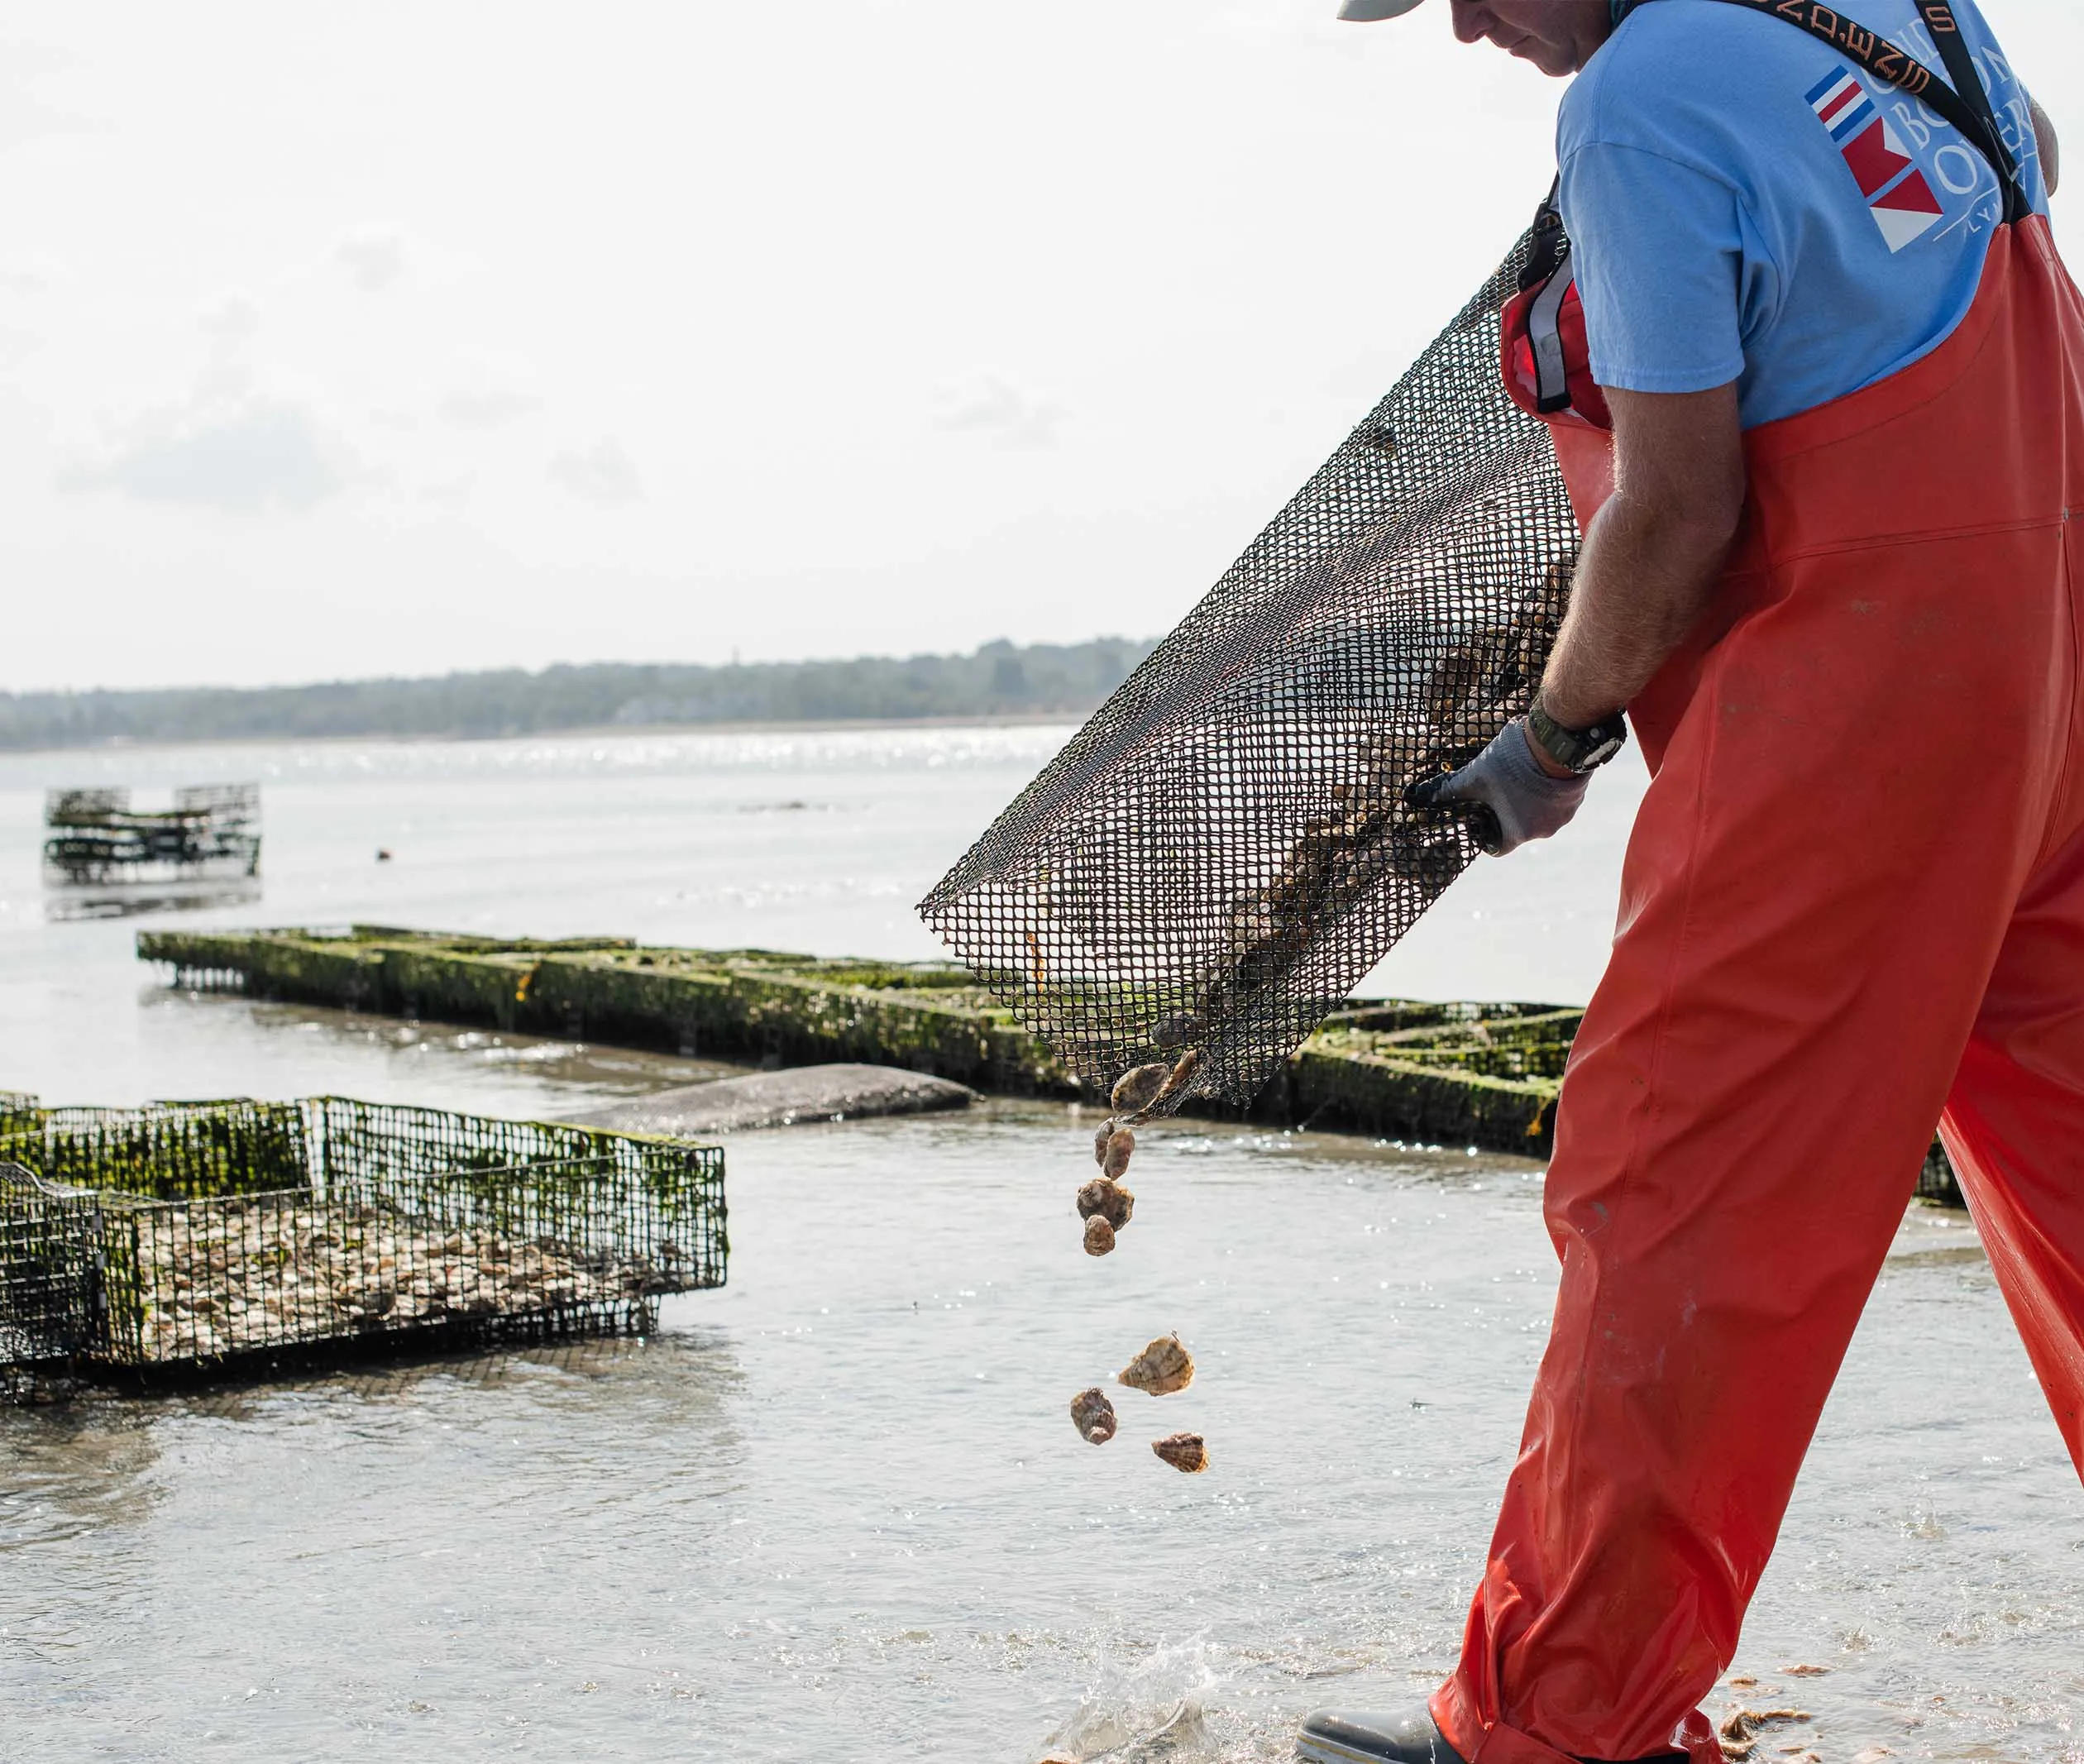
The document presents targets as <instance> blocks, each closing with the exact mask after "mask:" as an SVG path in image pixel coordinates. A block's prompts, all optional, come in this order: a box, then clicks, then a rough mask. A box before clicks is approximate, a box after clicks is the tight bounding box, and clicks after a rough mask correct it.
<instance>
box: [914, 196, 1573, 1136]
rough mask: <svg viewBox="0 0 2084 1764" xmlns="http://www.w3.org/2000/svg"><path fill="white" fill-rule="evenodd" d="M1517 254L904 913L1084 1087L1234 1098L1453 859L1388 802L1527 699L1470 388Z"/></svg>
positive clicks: (1449, 836) (1563, 501) (1540, 630)
mask: <svg viewBox="0 0 2084 1764" xmlns="http://www.w3.org/2000/svg"><path fill="white" fill-rule="evenodd" d="M1530 242H1531V236H1530V237H1529V238H1528V239H1522V241H1521V242H1520V244H1519V245H1518V246H1517V247H1516V248H1515V249H1514V251H1513V253H1512V254H1511V255H1510V256H1508V258H1507V260H1506V261H1505V262H1504V263H1503V265H1500V266H1499V268H1498V270H1497V272H1496V273H1495V274H1494V275H1493V276H1492V277H1491V279H1490V280H1489V281H1488V282H1487V283H1486V284H1484V287H1483V289H1481V290H1480V291H1479V293H1478V294H1477V295H1476V296H1475V299H1472V300H1471V301H1470V303H1469V304H1468V305H1467V306H1466V307H1465V308H1464V309H1463V311H1462V312H1461V313H1460V314H1459V315H1458V316H1457V317H1456V318H1455V321H1454V323H1452V324H1451V325H1450V326H1449V327H1447V329H1446V331H1445V332H1443V333H1442V334H1441V336H1440V337H1439V338H1438V339H1437V340H1436V342H1433V343H1432V346H1431V347H1429V348H1427V351H1425V353H1424V354H1423V355H1422V356H1421V357H1420V358H1419V360H1418V361H1417V363H1416V365H1415V366H1412V369H1411V370H1410V371H1409V372H1408V374H1406V375H1405V376H1404V377H1403V380H1401V381H1400V382H1399V383H1398V385H1397V386H1396V388H1395V389H1394V390H1393V391H1391V392H1390V394H1389V396H1388V397H1387V398H1385V399H1383V401H1382V402H1381V404H1379V405H1378V406H1377V407H1376V408H1375V409H1374V411H1373V412H1372V413H1371V414H1369V417H1368V418H1367V420H1366V421H1365V422H1364V423H1361V424H1360V427H1359V428H1356V429H1355V430H1354V432H1353V433H1352V434H1351V435H1350V436H1349V437H1347V439H1346V442H1345V444H1344V445H1343V446H1341V447H1340V448H1339V449H1338V451H1337V452H1336V453H1334V454H1333V455H1332V457H1331V459H1330V461H1328V462H1327V463H1326V465H1325V466H1323V467H1322V469H1321V470H1320V471H1318V472H1317V475H1316V476H1314V477H1312V479H1311V480H1310V481H1309V483H1308V484H1307V485H1305V486H1304V488H1303V490H1302V491H1301V492H1300V493H1299V494H1298V495H1297V496H1296V497H1295V498H1294V500H1293V501H1291V502H1290V503H1289V504H1288V506H1287V507H1286V508H1285V509H1283V510H1282V511H1281V513H1280V514H1279V515H1278V516H1276V517H1275V519H1274V522H1273V523H1272V524H1271V525H1270V526H1269V527H1268V528H1266V530H1265V531H1264V533H1261V534H1260V535H1259V538H1257V539H1255V541H1254V542H1253V543H1252V544H1251V546H1250V547H1249V548H1248V549H1247V550H1246V551H1245V554H1244V555H1243V556H1242V557H1240V558H1239V559H1238V561H1237V562H1236V564H1235V565H1233V566H1231V569H1230V571H1228V572H1227V573H1226V575H1225V576H1223V578H1222V579H1221V581H1219V582H1218V583H1217V584H1216V586H1215V587H1214V588H1213V589H1212V590H1211V591H1210V592H1209V594H1208V595H1207V596H1206V597H1205V598H1204V599H1203V600H1202V602H1201V603H1200V605H1197V606H1196V607H1195V608H1194V610H1193V612H1191V613H1190V614H1188V617H1187V619H1185V621H1184V622H1183V624H1181V625H1180V626H1179V627H1178V629H1176V630H1175V631H1173V633H1172V634H1171V636H1169V638H1167V639H1166V640H1165V642H1164V643H1163V644H1162V645H1161V646H1160V647H1159V648H1158V650H1157V651H1156V652H1155V653H1153V654H1152V655H1151V656H1150V657H1149V659H1147V660H1146V661H1145V662H1144V663H1143V665H1142V666H1141V667H1139V668H1138V669H1137V670H1136V672H1135V674H1134V675H1132V676H1130V679H1129V680H1128V681H1127V682H1126V684H1125V685H1124V686H1122V687H1121V690H1120V691H1117V692H1116V694H1115V695H1114V696H1113V697H1111V699H1109V700H1107V703H1106V704H1105V705H1102V707H1101V709H1100V710H1099V711H1098V712H1097V713H1096V714H1095V715H1094V716H1093V717H1092V719H1091V721H1089V722H1088V723H1087V724H1086V725H1085V727H1084V728H1083V729H1081V730H1080V731H1079V732H1078V734H1077V736H1075V737H1074V738H1073V740H1072V741H1071V743H1070V744H1069V745H1068V747H1066V748H1064V752H1063V753H1061V754H1059V756H1058V758H1056V760H1055V761H1054V762H1052V763H1051V764H1050V765H1049V767H1048V768H1047V769H1045V770H1044V772H1043V773H1042V774H1041V776H1040V777H1038V778H1036V780H1035V782H1034V783H1033V784H1031V785H1030V786H1029V787H1028V789H1027V790H1026V791H1025V792H1024V793H1023V794H1022V795H1021V796H1020V799H1019V800H1018V801H1016V802H1015V803H1014V804H1013V805H1012V806H1011V807H1010V808H1009V809H1007V810H1006V812H1005V813H1004V814H1003V815H1001V816H1000V818H999V819H998V820H997V822H996V823H995V824H994V825H992V827H991V828H990V829H989V830H988V831H987V832H986V833H985V834H984V835H983V837H982V839H979V840H978V841H977V844H975V845H974V846H973V847H972V848H971V849H970V850H969V852H968V853H967V854H966V855H965V856H964V857H963V859H962V861H961V862H960V863H958V864H957V865H956V866H955V868H954V869H953V870H951V871H950V872H949V874H948V875H947V876H946V877H944V879H943V880H942V881H941V882H940V883H939V886H937V887H935V888H934V891H933V892H932V893H931V894H930V895H929V896H927V898H926V899H925V901H924V902H922V903H921V906H920V913H921V915H922V916H923V917H924V918H925V920H926V921H927V923H928V924H929V925H931V926H932V927H933V928H934V930H936V931H937V932H939V934H940V935H941V936H942V937H943V938H944V939H945V940H946V941H947V942H948V944H949V945H950V946H951V947H952V948H953V949H954V950H955V951H956V953H957V954H958V955H960V956H961V958H963V960H964V961H965V962H966V963H968V964H969V965H970V966H971V967H972V968H973V969H974V970H975V971H976V972H977V974H978V976H979V977H980V978H982V980H983V981H984V982H985V983H986V984H987V985H988V986H990V987H992V990H993V991H994V992H996V993H997V995H998V996H999V997H1001V998H1002V999H1003V1000H1004V1001H1005V1002H1006V1003H1007V1004H1009V1005H1010V1006H1011V1007H1012V1008H1013V1009H1014V1010H1015V1011H1016V1012H1018V1013H1019V1015H1020V1017H1021V1018H1022V1019H1023V1021H1025V1022H1026V1023H1027V1024H1028V1025H1030V1027H1031V1028H1033V1029H1034V1030H1035V1032H1036V1033H1037V1034H1039V1035H1041V1036H1042V1037H1043V1038H1044V1040H1047V1041H1048V1042H1049V1043H1050V1045H1052V1046H1053V1047H1054V1048H1055V1049H1056V1050H1057V1051H1058V1053H1059V1054H1060V1055H1061V1056H1062V1057H1063V1058H1064V1059H1065V1060H1066V1061H1067V1063H1068V1064H1070V1065H1071V1066H1072V1067H1073V1069H1074V1070H1076V1071H1077V1072H1078V1074H1079V1075H1080V1077H1081V1078H1083V1080H1084V1081H1085V1082H1086V1083H1088V1084H1090V1085H1092V1086H1094V1087H1096V1088H1106V1087H1107V1086H1108V1085H1109V1084H1110V1083H1111V1081H1112V1080H1113V1079H1114V1078H1115V1077H1116V1075H1117V1074H1119V1073H1121V1072H1122V1071H1123V1070H1124V1069H1125V1068H1129V1067H1131V1066H1134V1065H1136V1064H1140V1063H1143V1062H1146V1061H1150V1060H1152V1059H1155V1058H1158V1057H1164V1058H1166V1059H1173V1060H1178V1059H1180V1058H1182V1057H1183V1054H1185V1053H1186V1052H1188V1051H1191V1052H1193V1053H1194V1054H1196V1055H1197V1062H1196V1064H1194V1065H1193V1068H1192V1069H1193V1077H1192V1080H1191V1082H1190V1083H1183V1084H1182V1085H1180V1086H1178V1087H1177V1088H1175V1089H1174V1090H1173V1092H1171V1093H1170V1094H1169V1097H1168V1099H1167V1100H1168V1103H1169V1106H1171V1107H1177V1106H1178V1105H1179V1104H1180V1103H1183V1102H1186V1101H1187V1100H1188V1098H1189V1097H1193V1096H1207V1097H1214V1096H1223V1097H1228V1098H1230V1099H1231V1100H1232V1101H1239V1102H1241V1101H1245V1100H1248V1099H1249V1098H1250V1097H1251V1096H1252V1095H1253V1094H1254V1093H1255V1092H1257V1091H1258V1090H1259V1088H1260V1087H1261V1086H1262V1085H1263V1084H1264V1083H1265V1081H1266V1080H1267V1079H1268V1078H1269V1077H1271V1076H1272V1075H1273V1074H1274V1072H1275V1071H1276V1070H1277V1069H1279V1068H1280V1066H1281V1065H1282V1064H1283V1062H1284V1061H1285V1060H1286V1059H1288V1056H1289V1055H1290V1054H1292V1053H1293V1050H1294V1049H1296V1048H1297V1047H1298V1046H1299V1045H1301V1043H1302V1042H1303V1040H1305V1039H1306V1038H1307V1036H1308V1035H1309V1034H1310V1032H1311V1030H1312V1029H1313V1028H1315V1027H1316V1025H1317V1024H1318V1023H1319V1022H1320V1021H1322V1020H1323V1018H1324V1017H1325V1016H1326V1015H1327V1014H1328V1013H1329V1012H1331V1011H1333V1010H1335V1009H1336V1008H1337V1007H1338V1006H1339V1005H1340V1004H1341V1002H1343V1001H1345V1000H1346V997H1348V995H1349V994H1350V992H1351V991H1352V989H1353V988H1354V987H1355V985H1356V984H1357V983H1358V982H1360V980H1361V979H1362V978H1364V977H1365V975H1366V973H1368V971H1369V969H1370V968H1373V967H1374V965H1375V963H1377V962H1379V960H1380V959H1381V958H1382V957H1383V956H1384V955H1385V954H1387V953H1388V952H1389V949H1391V948H1392V947H1393V945H1394V944H1395V943H1396V942H1397V940H1398V939H1399V938H1400V937H1402V936H1403V934H1404V933H1405V932H1406V931H1407V930H1409V929H1410V927H1411V926H1412V925H1413V924H1414V923H1415V922H1416V921H1417V919H1418V917H1419V915H1421V914H1422V913H1423V912H1424V911H1425V910H1426V909H1427V907H1428V906H1431V905H1432V902H1433V901H1435V900H1436V899H1437V898H1438V897H1439V896H1440V894H1441V892H1442V891H1444V890H1445V889H1446V887H1447V885H1448V884H1449V883H1450V882H1452V881H1453V880H1454V879H1455V877H1457V876H1459V875H1460V873H1461V872H1462V871H1463V870H1464V869H1465V868H1466V867H1467V866H1468V864H1469V863H1470V861H1471V860H1472V859H1473V858H1475V856H1476V854H1477V852H1478V850H1479V844H1478V841H1477V837H1476V834H1475V831H1474V829H1472V828H1471V827H1470V825H1468V824H1467V823H1466V821H1465V820H1464V818H1463V817H1462V816H1461V815H1460V814H1459V813H1455V812H1446V813H1443V812H1439V811H1426V810H1416V809H1412V808H1410V807H1408V806H1406V804H1405V801H1404V793H1405V791H1406V790H1407V789H1408V786H1410V785H1412V783H1414V782H1417V781H1418V780H1419V779H1421V778H1423V777H1428V776H1431V775H1433V774H1435V773H1436V772H1440V771H1441V770H1442V769H1444V768H1446V767H1453V766H1456V765H1459V764H1460V763H1462V762H1465V761H1466V760H1468V759H1470V758H1473V757H1474V756H1475V754H1476V753H1478V752H1479V751H1480V750H1481V749H1482V748H1483V747H1484V744H1485V743H1488V742H1489V740H1490V739H1491V738H1492V737H1493V736H1494V735H1495V734H1497V733H1498V730H1499V729H1501V728H1502V727H1503V725H1504V724H1505V723H1506V722H1507V721H1508V719H1510V718H1512V717H1513V716H1516V715H1520V714H1521V713H1522V712H1523V711H1524V710H1526V709H1527V705H1528V703H1529V701H1530V700H1531V698H1532V693H1533V691H1534V689H1535V688H1536V686H1537V685H1538V684H1539V681H1540V678H1541V669H1542V667H1543V666H1544V665H1545V663H1546V660H1547V657H1548V653H1549V649H1550V648H1551V644H1552V643H1553V642H1554V640H1555V636H1556V631H1557V629H1558V628H1559V627H1560V625H1561V621H1562V615H1563V612H1564V609H1565V602H1566V600H1567V597H1568V595H1569V590H1570V579H1571V575H1572V571H1573V570H1574V569H1575V563H1576V559H1577V555H1578V550H1579V545H1580V539H1579V533H1578V528H1577V524H1576V522H1575V519H1574V518H1573V516H1572V514H1571V511H1570V501H1569V498H1568V496H1567V495H1566V493H1565V489H1564V485H1563V482H1562V479H1561V475H1560V473H1559V472H1558V471H1557V468H1556V461H1555V457H1554V452H1553V450H1552V448H1551V445H1550V442H1549V441H1548V438H1547V434H1546V430H1545V429H1544V428H1543V427H1542V425H1541V423H1538V422H1537V421H1536V420H1535V419H1533V418H1530V417H1528V416H1527V415H1525V414H1523V413H1522V412H1521V411H1520V410H1519V409H1518V407H1517V406H1515V405H1514V404H1513V402H1512V400H1511V399H1510V398H1509V397H1508V395H1507V394H1506V392H1505V390H1504V388H1503V383H1502V381H1501V379H1500V375H1499V370H1498V337H1499V316H1500V313H1501V312H1502V310H1503V307H1504V305H1505V303H1506V302H1507V300H1508V299H1509V298H1510V297H1511V295H1512V294H1513V293H1514V292H1515V291H1516V290H1517V289H1518V284H1519V275H1520V270H1521V268H1522V265H1523V264H1524V263H1525V262H1526V261H1527V254H1528V251H1529V248H1530Z"/></svg>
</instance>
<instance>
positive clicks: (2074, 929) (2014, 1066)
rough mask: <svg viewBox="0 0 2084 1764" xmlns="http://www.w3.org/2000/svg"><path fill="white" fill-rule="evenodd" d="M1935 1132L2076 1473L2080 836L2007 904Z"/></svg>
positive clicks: (2080, 1294)
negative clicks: (1987, 978) (2014, 908)
mask: <svg viewBox="0 0 2084 1764" xmlns="http://www.w3.org/2000/svg"><path fill="white" fill-rule="evenodd" d="M1940 1131H1941V1132H1942V1134H1943V1136H1944V1137H1945V1140H1946V1142H1947V1150H1948V1153H1949V1154H1951V1155H1952V1157H1953V1162H1954V1168H1955V1169H1956V1171H1957V1173H1958V1174H1959V1175H1960V1177H1961V1182H1962V1188H1964V1189H1965V1190H1966V1191H1967V1196H1968V1202H1969V1205H1970V1206H1971V1207H1972V1208H1973V1209H1974V1212H1975V1215H1976V1224H1977V1226H1979V1227H1980V1228H1981V1231H1982V1237H1983V1243H1984V1245H1985V1247H1986V1249H1987V1250H1989V1253H1990V1262H1991V1267H1992V1268H1993V1269H1995V1270H1996V1274H1997V1279H1998V1284H2000V1286H2001V1287H2002V1288H2003V1289H2004V1293H2005V1303H2007V1304H2009V1305H2010V1307H2011V1313H2012V1317H2013V1319H2014V1320H2015V1322H2017V1323H2018V1325H2019V1334H2020V1335H2021V1336H2024V1339H2025V1342H2026V1351H2027V1353H2028V1354H2029V1355H2030V1356H2031V1358H2032V1360H2033V1362H2034V1371H2035V1372H2036V1373H2038V1374H2039V1377H2040V1382H2041V1388H2042V1389H2043V1390H2044V1391H2046V1392H2047V1394H2048V1404H2049V1407H2050V1408H2053V1410H2054V1412H2055V1419H2056V1421H2057V1422H2058V1425H2059V1426H2060V1427H2062V1437H2063V1438H2064V1439H2065V1440H2066V1441H2067V1442H2068V1445H2069V1450H2070V1456H2071V1458H2072V1460H2073V1461H2074V1462H2075V1463H2076V1465H2077V1469H2078V1470H2079V1472H2080V1473H2084V834H2078V835H2077V836H2074V837H2072V839H2071V840H2070V841H2069V843H2068V844H2067V845H2066V846H2065V847H2064V848H2063V849H2062V850H2061V851H2059V852H2058V853H2057V854H2056V855H2055V857H2054V858H2053V860H2052V861H2051V862H2050V863H2048V864H2047V865H2046V866H2044V867H2043V868H2042V870H2041V871H2040V872H2039V874H2038V875H2036V877H2034V881H2033V882H2032V883H2031V884H2030V885H2029V887H2028V889H2027V892H2026V894H2025V896H2024V897H2023V898H2022V899H2021V901H2020V902H2019V911H2018V913H2017V915H2016V916H2015V918H2014V920H2013V922H2012V926H2011V930H2010V933H2009V934H2008V935H2007V936H2006V937H2005V948H2004V953H2003V954H2002V955H2001V956H2000V958H1999V960H1998V964H1997V971H1996V973H1995V974H1994V975H1993V976H1992V977H1991V984H1990V991H1989V993H1988V996H1987V997H1986V999H1985V1000H1984V1003H1983V1009H1982V1011H1981V1015H1980V1016H1978V1017H1977V1018H1976V1027H1975V1032H1974V1034H1973V1035H1972V1036H1971V1037H1970V1039H1969V1042H1968V1048H1967V1052H1966V1053H1965V1054H1963V1055H1962V1062H1961V1070H1960V1073H1959V1074H1958V1075H1957V1077H1956V1078H1955V1080H1954V1088H1953V1094H1952V1095H1951V1096H1950V1097H1948V1102H1947V1113H1946V1116H1945V1117H1944V1119H1943V1121H1942V1123H1941V1130H1940Z"/></svg>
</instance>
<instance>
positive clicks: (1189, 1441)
mask: <svg viewBox="0 0 2084 1764" xmlns="http://www.w3.org/2000/svg"><path fill="white" fill-rule="evenodd" d="M1150 1449H1151V1450H1152V1451H1154V1452H1156V1453H1157V1454H1158V1456H1159V1457H1161V1458H1163V1459H1164V1460H1165V1461H1166V1463H1168V1464H1169V1465H1172V1467H1173V1469H1174V1470H1183V1471H1184V1472H1185V1473H1186V1474H1187V1475H1189V1476H1198V1475H1201V1473H1202V1471H1203V1470H1207V1468H1208V1443H1207V1441H1205V1440H1204V1439H1202V1437H1201V1435H1200V1434H1198V1433H1169V1434H1167V1435H1166V1436H1165V1437H1164V1438H1163V1439H1154V1440H1153V1441H1151V1442H1150Z"/></svg>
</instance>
